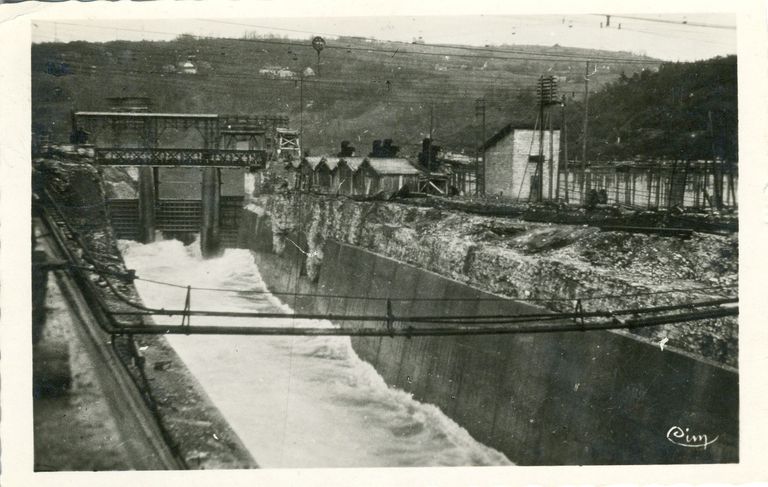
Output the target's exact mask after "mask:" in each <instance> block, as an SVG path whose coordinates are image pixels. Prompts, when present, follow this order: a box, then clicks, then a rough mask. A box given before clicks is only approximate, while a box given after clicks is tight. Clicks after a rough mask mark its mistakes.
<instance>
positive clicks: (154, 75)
mask: <svg viewBox="0 0 768 487" xmlns="http://www.w3.org/2000/svg"><path fill="white" fill-rule="evenodd" d="M503 48H504V49H507V50H509V51H510V52H512V54H509V55H507V54H506V53H504V55H499V54H498V51H497V50H491V49H483V48H477V49H472V50H468V49H466V48H460V47H448V46H425V45H416V46H411V45H408V44H402V43H388V42H379V41H367V40H365V39H359V38H340V39H336V40H329V42H328V45H327V47H326V49H325V50H323V52H322V55H321V64H320V76H308V77H307V78H305V80H304V82H303V89H302V86H301V83H300V81H299V80H298V79H285V78H279V77H276V76H271V75H265V74H263V71H262V70H264V69H265V68H269V67H282V68H287V69H288V70H290V71H292V72H293V73H294V74H295V73H301V72H302V71H303V70H305V69H306V68H307V67H310V68H311V69H312V70H316V69H317V65H316V63H317V58H316V53H315V51H314V50H313V49H312V47H311V45H310V43H309V42H308V41H307V40H296V39H293V40H291V39H282V38H258V39H256V38H249V39H198V38H194V37H191V36H181V37H180V38H178V39H176V40H173V41H169V42H159V41H158V42H149V41H144V42H127V41H114V42H107V43H87V42H71V43H67V44H63V43H43V44H36V45H33V48H32V95H33V107H32V108H33V130H35V131H36V132H46V131H49V132H51V133H52V134H53V138H54V140H64V139H66V137H67V135H68V130H69V114H70V111H71V110H72V109H75V108H76V109H79V110H88V109H103V108H104V106H105V105H104V98H106V97H109V96H149V97H151V98H152V99H153V100H154V103H155V107H156V109H157V110H162V111H171V112H173V111H178V112H214V113H283V114H287V115H288V116H290V117H291V121H292V122H291V124H292V125H293V126H294V127H296V128H298V127H299V125H300V122H299V119H300V113H299V112H300V110H299V107H300V99H302V100H303V105H304V112H303V117H301V118H302V119H303V132H304V147H305V148H307V149H309V150H310V151H311V152H312V153H324V152H328V151H336V150H337V148H338V145H339V142H340V141H341V140H344V139H347V140H350V141H351V142H352V144H353V145H355V146H356V147H357V148H358V151H359V152H362V151H367V150H368V149H369V148H370V144H371V142H372V140H374V139H377V138H378V139H381V138H392V139H394V140H395V142H396V143H397V144H398V145H400V146H401V147H403V152H405V153H408V154H414V153H416V152H417V151H418V147H419V143H420V140H421V138H422V137H423V136H424V135H426V134H427V133H428V132H429V124H430V111H432V115H433V116H432V120H433V126H434V135H435V140H436V142H437V143H438V144H441V145H442V146H443V147H444V148H447V149H450V150H454V151H462V150H463V151H465V152H466V153H470V154H471V153H473V151H474V147H475V146H476V144H477V141H478V140H479V139H478V137H479V125H480V124H479V119H477V118H476V117H475V99H477V98H480V97H485V98H486V99H487V112H486V134H487V135H488V136H490V134H492V133H493V132H495V131H496V130H497V129H498V128H500V127H502V126H503V125H504V124H506V123H509V122H513V123H517V124H533V123H534V121H535V117H536V108H535V83H536V80H537V79H538V77H539V76H540V75H541V74H554V75H557V76H559V77H560V80H561V89H562V91H563V92H564V93H566V94H567V95H568V96H570V98H571V99H577V98H578V97H579V96H581V92H582V91H583V73H584V62H583V60H582V59H583V58H584V57H590V58H592V59H599V58H602V59H606V60H604V61H600V62H599V63H598V70H597V73H596V74H595V75H594V76H593V77H592V78H590V83H591V86H592V87H594V88H595V89H597V88H599V87H600V86H603V85H606V84H607V83H609V82H612V81H614V80H616V79H618V77H619V75H620V74H621V73H626V74H628V75H631V74H632V73H634V72H636V71H638V70H640V69H642V68H643V67H644V66H647V67H648V68H651V69H652V68H653V67H655V66H657V65H658V62H655V61H653V60H651V59H649V58H644V57H641V56H634V55H631V54H629V53H617V52H609V51H594V50H586V49H575V48H565V47H559V46H554V47H542V46H503ZM494 49H498V46H495V47H494ZM513 50H514V51H513ZM513 56H514V59H512V57H513ZM187 59H191V60H192V61H193V62H194V64H195V65H196V67H197V71H198V72H197V74H182V73H179V72H178V71H179V69H178V65H179V63H181V62H183V61H186V60H187ZM627 59H629V60H630V61H627V62H624V60H627ZM642 60H648V64H647V65H646V64H644V63H641V62H640V63H639V62H638V61H642ZM49 63H52V64H53V65H54V66H62V63H64V65H66V68H65V69H62V70H58V71H56V70H53V71H52V70H51V69H50V66H51V64H49ZM260 71H262V72H261V73H260Z"/></svg>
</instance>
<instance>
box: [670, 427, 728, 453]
mask: <svg viewBox="0 0 768 487" xmlns="http://www.w3.org/2000/svg"><path fill="white" fill-rule="evenodd" d="M689 431H690V428H685V430H683V428H681V427H680V426H673V427H671V428H669V431H667V439H668V440H669V441H671V442H672V443H674V444H675V445H678V446H684V447H686V448H704V449H705V450H706V449H707V446H709V445H711V444H712V443H714V442H716V441H717V439H718V438H719V436H715V437H714V438H711V439H710V438H709V436H708V435H696V434H690V433H689Z"/></svg>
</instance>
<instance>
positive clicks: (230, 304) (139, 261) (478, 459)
mask: <svg viewBox="0 0 768 487" xmlns="http://www.w3.org/2000/svg"><path fill="white" fill-rule="evenodd" d="M120 245H121V250H122V251H123V255H124V258H125V261H126V263H127V264H128V266H129V267H130V268H133V269H136V272H137V274H138V275H139V276H140V277H144V278H148V279H154V280H161V281H165V282H172V283H177V284H183V285H185V286H186V285H191V286H193V287H205V288H217V289H233V290H234V289H237V290H242V289H247V290H257V291H258V290H262V291H263V290H264V289H265V286H264V283H263V281H262V279H261V276H260V275H259V272H258V269H257V268H256V265H255V264H254V262H253V259H252V257H251V255H250V253H249V252H248V251H247V250H234V249H230V250H227V251H226V252H225V253H224V255H223V256H222V257H219V258H214V259H208V260H205V259H202V258H201V257H200V252H199V245H198V244H197V243H193V244H192V245H189V246H184V245H183V244H182V243H181V242H179V241H176V240H166V241H160V242H156V243H153V244H148V245H142V244H138V243H136V242H129V241H121V242H120ZM136 285H137V287H138V290H139V293H140V294H141V297H142V299H143V300H144V302H145V304H147V305H148V306H153V307H165V308H177V309H178V308H182V307H183V305H184V298H185V295H186V290H185V289H182V288H173V287H167V286H162V285H158V284H153V283H148V282H145V281H137V282H136ZM191 304H192V309H198V310H202V309H208V310H212V309H217V310H238V311H246V310H249V311H257V310H262V311H265V312H266V311H272V312H274V311H277V310H280V311H284V312H290V311H291V310H290V308H289V307H288V306H287V305H285V304H283V303H281V302H280V301H278V300H277V298H276V297H274V296H272V295H270V294H249V293H238V292H221V291H213V290H211V291H193V292H192V303H191ZM179 320H180V318H178V317H173V318H161V317H159V318H156V322H158V323H168V324H179ZM192 320H193V321H192V324H193V325H194V324H201V325H202V324H207V325H235V324H237V325H248V326H265V325H274V324H276V323H277V322H279V321H280V320H265V319H252V318H249V319H243V318H227V319H224V318H203V317H193V318H192ZM283 324H286V325H288V326H294V325H295V326H298V325H300V323H299V322H298V320H283ZM304 324H305V325H308V324H309V323H304ZM314 324H316V323H314ZM324 326H333V325H332V324H331V323H328V322H324ZM167 338H168V341H169V342H170V343H171V345H172V346H173V347H174V349H175V350H176V351H177V353H178V354H179V356H180V357H181V358H182V360H183V361H184V363H185V364H186V365H187V367H188V368H189V369H190V370H191V371H192V373H193V374H194V375H195V377H196V378H197V379H198V380H199V382H200V383H201V384H202V386H203V388H204V389H205V391H206V392H207V394H208V395H209V397H210V398H211V400H212V401H213V402H214V404H216V406H217V407H218V408H219V410H220V411H221V412H222V414H223V415H224V417H225V418H226V419H227V421H229V423H230V425H231V426H232V427H233V429H234V430H235V431H236V432H237V434H238V435H239V436H240V438H241V439H242V440H243V443H244V444H245V446H246V447H247V448H248V450H249V451H250V452H251V454H252V455H253V456H254V458H255V459H256V461H257V462H258V463H259V464H260V465H261V466H263V467H385V466H437V465H509V464H510V462H509V460H508V459H507V458H506V457H505V456H504V455H503V454H501V453H499V452H498V451H496V450H493V449H491V448H489V447H487V446H485V445H482V444H480V443H478V442H477V441H475V440H474V439H473V438H472V437H471V436H470V435H469V434H468V433H467V432H466V430H464V429H463V428H461V427H460V426H458V425H457V424H456V423H455V422H453V421H452V420H451V419H449V418H448V417H446V416H445V415H444V414H443V413H442V412H441V411H440V410H439V409H438V408H437V407H435V406H432V405H429V404H423V403H420V402H418V401H416V400H414V399H413V398H411V396H410V395H409V394H407V393H405V392H403V391H400V390H397V389H393V388H389V387H387V385H386V384H385V383H384V381H383V379H382V378H381V377H380V376H379V375H378V374H377V372H376V371H375V369H374V368H373V367H372V366H370V365H369V364H368V363H366V362H364V361H362V360H360V359H359V358H358V357H357V355H356V354H355V352H354V351H353V350H352V347H351V345H350V340H349V338H348V337H301V336H296V337H259V336H213V335H197V336H195V335H190V336H181V335H175V336H168V337H167Z"/></svg>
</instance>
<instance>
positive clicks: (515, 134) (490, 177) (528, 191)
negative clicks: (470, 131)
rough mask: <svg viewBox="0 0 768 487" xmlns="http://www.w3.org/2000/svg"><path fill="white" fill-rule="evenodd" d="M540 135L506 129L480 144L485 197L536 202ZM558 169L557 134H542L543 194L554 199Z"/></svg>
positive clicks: (532, 131)
mask: <svg viewBox="0 0 768 487" xmlns="http://www.w3.org/2000/svg"><path fill="white" fill-rule="evenodd" d="M539 137H540V134H539V131H538V130H533V129H531V128H530V127H513V126H512V125H507V126H506V127H504V128H503V129H501V130H500V131H499V132H497V133H496V134H495V135H494V136H493V137H491V138H490V139H488V140H487V141H486V142H485V144H483V156H484V160H485V178H484V179H485V181H484V182H485V194H486V195H489V196H491V195H496V196H502V197H505V198H511V199H521V200H528V199H529V198H535V196H536V192H537V187H538V186H537V183H538V178H539V175H537V174H536V166H537V160H538V155H539ZM559 166H560V131H559V130H553V131H552V132H551V135H550V132H549V131H548V130H545V131H544V163H543V171H542V173H543V194H544V199H554V198H555V197H556V191H557V178H558V171H559Z"/></svg>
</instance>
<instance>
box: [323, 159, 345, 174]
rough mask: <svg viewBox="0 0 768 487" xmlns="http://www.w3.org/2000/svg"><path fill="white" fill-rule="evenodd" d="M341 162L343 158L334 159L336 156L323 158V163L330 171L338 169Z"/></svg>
mask: <svg viewBox="0 0 768 487" xmlns="http://www.w3.org/2000/svg"><path fill="white" fill-rule="evenodd" d="M340 160H341V158H339V157H334V156H325V157H323V162H324V163H325V165H326V166H327V167H328V169H330V170H331V171H333V170H334V169H336V166H338V165H339V161H340Z"/></svg>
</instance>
